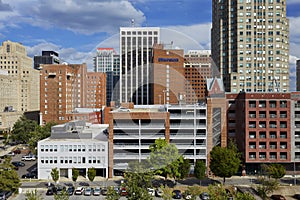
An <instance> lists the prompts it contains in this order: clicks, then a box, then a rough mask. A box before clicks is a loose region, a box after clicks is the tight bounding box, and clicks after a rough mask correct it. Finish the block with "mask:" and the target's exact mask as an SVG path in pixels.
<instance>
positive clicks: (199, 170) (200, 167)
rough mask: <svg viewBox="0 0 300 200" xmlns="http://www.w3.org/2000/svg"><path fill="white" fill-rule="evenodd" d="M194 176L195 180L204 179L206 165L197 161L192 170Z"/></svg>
mask: <svg viewBox="0 0 300 200" xmlns="http://www.w3.org/2000/svg"><path fill="white" fill-rule="evenodd" d="M194 174H195V177H196V178H197V179H199V180H200V185H201V180H202V179H204V178H205V174H206V165H205V163H204V161H203V160H197V161H196V164H195V168H194Z"/></svg>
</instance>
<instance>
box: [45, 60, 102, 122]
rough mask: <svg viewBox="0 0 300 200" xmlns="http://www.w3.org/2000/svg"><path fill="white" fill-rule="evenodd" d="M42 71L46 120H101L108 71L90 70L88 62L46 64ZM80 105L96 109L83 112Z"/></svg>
mask: <svg viewBox="0 0 300 200" xmlns="http://www.w3.org/2000/svg"><path fill="white" fill-rule="evenodd" d="M40 74H41V79H40V85H41V90H40V94H41V97H40V100H41V101H40V111H41V117H42V120H41V122H42V123H47V122H49V121H55V122H57V123H59V124H61V123H65V122H68V121H71V120H86V121H91V122H93V123H100V122H101V120H100V119H99V116H100V114H99V109H101V108H102V105H105V104H106V96H105V94H106V91H105V74H103V73H100V72H99V73H96V72H87V66H86V64H67V65H65V64H61V65H57V64H56V65H42V67H41V70H40ZM76 108H93V109H95V111H92V112H83V113H79V112H78V110H76ZM91 113H93V114H91Z"/></svg>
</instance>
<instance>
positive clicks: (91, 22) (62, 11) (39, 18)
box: [0, 0, 145, 34]
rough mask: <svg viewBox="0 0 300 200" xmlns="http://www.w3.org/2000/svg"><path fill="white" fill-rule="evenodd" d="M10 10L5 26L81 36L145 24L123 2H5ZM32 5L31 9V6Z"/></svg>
mask: <svg viewBox="0 0 300 200" xmlns="http://www.w3.org/2000/svg"><path fill="white" fill-rule="evenodd" d="M5 1H6V2H7V3H6V4H9V6H10V7H11V8H12V9H13V15H12V14H10V15H12V16H11V17H9V18H8V17H7V16H6V15H5V16H3V17H2V18H1V15H0V20H1V19H2V20H3V19H5V20H7V21H6V23H7V25H10V26H11V25H15V23H28V24H31V25H33V26H38V27H42V28H52V27H56V28H61V29H67V30H70V31H73V32H77V33H82V34H94V33H98V32H110V33H111V32H116V28H118V27H120V26H129V25H130V20H131V19H133V18H134V19H135V23H136V24H137V25H140V24H142V23H143V22H144V21H145V16H144V14H143V13H142V12H141V11H140V10H137V9H136V8H134V6H133V5H132V4H131V3H130V2H128V1H126V0H115V1H111V0H101V1H95V0H85V1H82V0H51V1H49V0H40V1H38V0H15V1H10V0H5ZM33 5H34V6H33Z"/></svg>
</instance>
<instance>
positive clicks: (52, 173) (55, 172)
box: [51, 167, 59, 183]
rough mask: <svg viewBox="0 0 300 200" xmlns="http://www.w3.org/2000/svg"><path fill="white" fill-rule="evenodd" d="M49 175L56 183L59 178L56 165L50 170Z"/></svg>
mask: <svg viewBox="0 0 300 200" xmlns="http://www.w3.org/2000/svg"><path fill="white" fill-rule="evenodd" d="M51 177H52V180H53V181H54V182H55V183H57V181H58V179H59V171H58V169H57V168H56V167H55V168H53V169H52V170H51Z"/></svg>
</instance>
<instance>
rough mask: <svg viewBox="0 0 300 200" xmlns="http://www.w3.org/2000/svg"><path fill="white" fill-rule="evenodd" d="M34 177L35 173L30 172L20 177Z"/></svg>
mask: <svg viewBox="0 0 300 200" xmlns="http://www.w3.org/2000/svg"><path fill="white" fill-rule="evenodd" d="M36 177H37V175H36V174H35V173H31V172H29V173H27V174H24V175H23V176H22V178H36Z"/></svg>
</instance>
